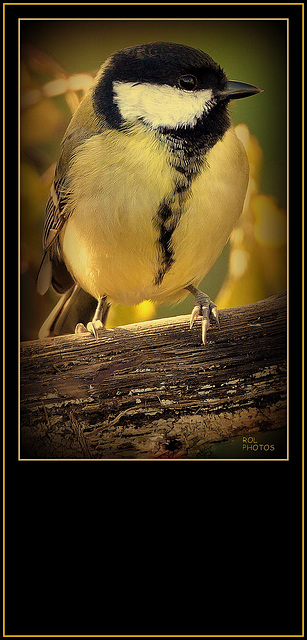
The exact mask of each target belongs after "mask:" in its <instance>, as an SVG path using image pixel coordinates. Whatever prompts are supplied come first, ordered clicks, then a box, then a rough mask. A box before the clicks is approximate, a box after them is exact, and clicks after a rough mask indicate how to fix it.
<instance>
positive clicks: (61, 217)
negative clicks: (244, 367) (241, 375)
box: [37, 42, 262, 345]
mask: <svg viewBox="0 0 307 640" xmlns="http://www.w3.org/2000/svg"><path fill="white" fill-rule="evenodd" d="M261 91H262V90H261V89H259V88H258V87H256V86H254V85H251V84H248V83H246V82H239V81H233V80H228V77H227V76H226V73H225V71H224V70H223V68H222V67H221V66H220V65H219V64H218V63H216V62H215V61H214V60H213V59H212V58H211V57H210V56H209V55H208V54H207V53H205V52H203V51H202V50H200V49H196V48H194V47H191V46H188V45H185V44H177V43H174V42H149V43H145V44H138V45H132V46H129V47H126V48H123V49H120V50H117V51H115V52H114V53H113V54H112V55H110V57H108V59H107V60H106V61H105V62H104V63H103V64H102V66H101V67H100V69H99V71H98V73H97V75H96V77H95V78H94V80H93V84H92V86H91V87H90V89H89V91H88V92H87V94H86V95H85V96H84V98H83V100H82V101H81V103H80V105H79V106H78V108H77V110H76V111H75V113H74V114H73V116H72V119H71V121H70V123H69V125H68V128H67V130H66V133H65V134H64V138H63V141H62V143H61V150H60V154H59V160H58V163H57V165H56V169H55V176H54V181H53V184H52V186H51V189H50V193H49V197H48V200H47V204H46V212H45V221H44V228H43V256H42V261H41V265H40V268H39V272H38V276H37V289H38V292H39V293H40V294H41V295H44V294H45V293H46V291H47V290H48V288H49V287H50V286H51V287H52V288H53V289H54V290H55V291H56V292H57V293H59V294H61V297H60V299H59V301H58V303H57V305H56V306H55V308H54V309H53V310H52V311H51V313H50V315H49V316H48V318H47V320H46V321H45V322H44V324H43V326H42V328H41V330H40V332H39V337H40V338H44V337H50V336H54V335H63V334H65V333H71V332H73V331H75V333H77V334H83V333H87V334H89V335H92V336H94V337H95V338H96V339H97V338H98V335H99V330H100V329H103V328H104V327H105V324H106V319H107V314H108V310H109V307H110V304H117V303H120V304H123V305H134V304H138V303H140V302H142V301H144V300H152V301H154V302H156V303H158V304H160V303H165V302H167V303H175V304H176V303H178V302H180V301H181V300H183V299H184V298H185V297H186V296H187V295H188V294H189V293H192V295H193V296H194V307H193V310H192V313H191V316H190V327H192V326H193V324H194V322H195V320H196V318H198V317H201V319H202V325H201V326H202V332H201V335H202V340H201V341H202V343H203V344H204V345H205V344H206V343H207V330H208V328H209V327H210V320H212V319H213V320H214V321H215V322H216V323H217V326H219V317H218V310H217V306H216V304H215V303H214V302H213V301H212V300H211V299H210V297H209V296H208V295H207V294H205V293H203V292H202V291H201V290H200V289H199V288H198V285H199V283H200V282H201V280H202V279H203V278H204V276H205V275H206V274H207V272H208V271H209V269H210V268H211V266H212V265H213V264H214V262H215V261H216V260H217V258H218V256H219V254H220V253H221V251H222V249H223V248H224V246H225V244H226V243H227V240H228V238H229V236H230V233H231V231H232V229H233V228H234V226H235V225H236V223H237V220H238V218H239V216H240V214H241V212H242V209H243V204H244V199H245V196H246V191H247V185H248V178H249V166H248V160H247V156H246V152H245V150H244V147H243V145H242V143H241V141H240V140H239V139H238V137H237V135H236V132H235V128H234V126H233V124H232V122H231V118H230V115H229V103H230V101H232V100H235V99H238V98H244V97H248V96H252V95H254V94H257V93H260V92H261Z"/></svg>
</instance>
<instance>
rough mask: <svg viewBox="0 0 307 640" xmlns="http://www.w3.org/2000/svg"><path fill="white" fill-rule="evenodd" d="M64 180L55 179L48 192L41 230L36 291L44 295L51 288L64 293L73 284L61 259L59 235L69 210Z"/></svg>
mask: <svg viewBox="0 0 307 640" xmlns="http://www.w3.org/2000/svg"><path fill="white" fill-rule="evenodd" d="M67 196H68V193H67V192H66V190H65V178H60V179H57V178H55V180H54V182H53V184H52V185H51V189H50V192H49V197H48V200H47V205H46V213H45V223H44V228H43V249H44V254H43V258H42V261H41V265H40V268H39V272H38V276H37V290H38V292H39V293H40V294H41V295H44V293H46V291H47V290H48V289H49V287H50V285H52V286H53V288H54V289H55V291H57V293H64V292H65V291H67V289H70V288H71V287H72V285H73V284H74V280H73V278H72V276H71V275H70V273H69V271H68V270H67V268H66V266H65V262H64V260H63V258H62V253H61V247H60V242H59V234H60V231H61V229H62V227H63V226H64V224H65V222H66V220H67V218H68V216H69V213H70V212H69V210H68V207H67Z"/></svg>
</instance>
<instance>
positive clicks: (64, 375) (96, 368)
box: [20, 294, 287, 460]
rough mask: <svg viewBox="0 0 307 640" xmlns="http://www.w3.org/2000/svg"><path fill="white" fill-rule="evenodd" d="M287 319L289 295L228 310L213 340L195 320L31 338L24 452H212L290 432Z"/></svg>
mask: <svg viewBox="0 0 307 640" xmlns="http://www.w3.org/2000/svg"><path fill="white" fill-rule="evenodd" d="M286 320H287V303H286V295H285V294H278V295H276V296H272V297H270V298H267V299H265V300H262V301H260V302H256V303H254V304H251V305H247V306H242V307H237V308H232V309H224V310H221V311H220V329H218V328H217V327H216V325H214V326H213V323H212V327H211V328H210V329H209V331H208V334H207V339H208V343H207V345H206V347H204V346H203V345H202V343H201V328H200V324H201V321H200V320H199V321H196V322H195V325H194V327H193V328H192V329H191V330H190V329H189V318H188V316H180V317H174V318H167V319H162V320H154V321H150V322H143V323H139V324H133V325H126V326H124V327H117V328H116V329H113V330H108V331H107V330H104V331H102V332H100V335H99V339H98V340H97V341H96V340H95V339H94V338H93V337H91V336H89V335H87V334H83V335H78V336H76V335H67V336H59V337H56V338H47V339H44V340H40V341H39V340H37V341H31V342H23V343H21V354H20V457H21V458H22V459H24V458H27V459H29V458H31V459H59V458H62V459H63V458H64V459H116V460H123V459H133V460H135V459H161V458H162V459H163V458H179V459H180V458H187V459H201V458H206V457H210V447H211V448H212V446H213V445H214V443H219V442H225V443H227V442H229V441H233V440H232V439H233V438H235V437H236V438H238V437H240V441H244V440H243V438H247V437H249V438H250V439H251V437H252V436H255V434H258V435H259V434H263V433H267V432H270V433H272V431H275V430H285V427H286V423H287V406H286V402H287V328H286V327H287V324H286ZM283 432H284V433H285V431H283ZM245 442H246V440H245ZM208 452H209V453H208ZM231 457H232V456H231ZM266 457H268V456H267V454H266ZM273 457H274V456H273Z"/></svg>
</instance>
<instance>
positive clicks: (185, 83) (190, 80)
mask: <svg viewBox="0 0 307 640" xmlns="http://www.w3.org/2000/svg"><path fill="white" fill-rule="evenodd" d="M178 84H179V87H181V89H186V91H193V89H195V87H196V85H197V79H196V78H195V76H189V75H186V76H181V77H180V78H179V80H178Z"/></svg>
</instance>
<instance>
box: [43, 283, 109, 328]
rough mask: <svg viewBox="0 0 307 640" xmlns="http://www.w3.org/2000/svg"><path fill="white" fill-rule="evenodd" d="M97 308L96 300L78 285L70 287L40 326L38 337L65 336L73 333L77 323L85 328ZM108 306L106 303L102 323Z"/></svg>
mask: <svg viewBox="0 0 307 640" xmlns="http://www.w3.org/2000/svg"><path fill="white" fill-rule="evenodd" d="M96 307H97V300H96V299H95V298H93V296H91V295H90V294H89V293H86V291H84V290H83V289H81V287H79V285H75V286H74V287H71V289H69V291H66V292H65V293H64V294H63V295H62V296H61V297H60V299H59V301H58V303H57V304H56V306H55V307H54V309H53V310H52V311H51V313H50V314H49V316H48V318H47V319H46V320H45V322H44V324H43V325H42V327H41V329H40V331H39V334H38V337H39V338H40V339H41V338H51V337H52V336H59V335H66V334H69V333H74V331H75V327H76V325H77V324H78V322H82V323H83V324H84V325H85V326H86V325H87V323H88V322H90V321H91V320H92V318H93V316H94V313H95V310H96ZM108 308H109V305H108V303H107V302H106V309H105V313H104V317H103V321H105V320H106V318H107V314H108Z"/></svg>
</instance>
